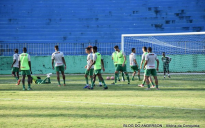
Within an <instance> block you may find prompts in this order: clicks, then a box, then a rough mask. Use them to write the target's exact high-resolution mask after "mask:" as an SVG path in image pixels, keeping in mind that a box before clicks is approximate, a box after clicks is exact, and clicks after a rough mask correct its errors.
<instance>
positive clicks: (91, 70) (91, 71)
mask: <svg viewBox="0 0 205 128" xmlns="http://www.w3.org/2000/svg"><path fill="white" fill-rule="evenodd" d="M93 71H94V69H90V71H89V75H90V82H91V83H92V82H93Z"/></svg>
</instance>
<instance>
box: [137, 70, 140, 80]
mask: <svg viewBox="0 0 205 128" xmlns="http://www.w3.org/2000/svg"><path fill="white" fill-rule="evenodd" d="M137 76H138V80H140V70H138V73H137Z"/></svg>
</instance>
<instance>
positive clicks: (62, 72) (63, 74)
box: [61, 71, 66, 86]
mask: <svg viewBox="0 0 205 128" xmlns="http://www.w3.org/2000/svg"><path fill="white" fill-rule="evenodd" d="M61 74H62V76H63V85H64V86H65V85H66V84H65V73H64V71H61Z"/></svg>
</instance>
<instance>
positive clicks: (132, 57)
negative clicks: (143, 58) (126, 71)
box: [129, 48, 140, 81]
mask: <svg viewBox="0 0 205 128" xmlns="http://www.w3.org/2000/svg"><path fill="white" fill-rule="evenodd" d="M135 53H136V50H135V48H132V53H131V54H130V55H129V59H130V68H131V69H132V71H133V74H132V81H134V77H135V74H136V71H138V73H137V75H138V80H140V69H139V68H138V64H137V61H136V55H135Z"/></svg>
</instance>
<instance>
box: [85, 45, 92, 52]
mask: <svg viewBox="0 0 205 128" xmlns="http://www.w3.org/2000/svg"><path fill="white" fill-rule="evenodd" d="M85 52H86V53H87V54H90V53H91V48H90V47H89V46H88V47H87V48H86V49H85Z"/></svg>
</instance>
